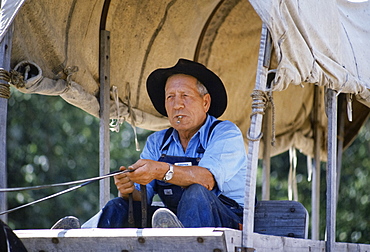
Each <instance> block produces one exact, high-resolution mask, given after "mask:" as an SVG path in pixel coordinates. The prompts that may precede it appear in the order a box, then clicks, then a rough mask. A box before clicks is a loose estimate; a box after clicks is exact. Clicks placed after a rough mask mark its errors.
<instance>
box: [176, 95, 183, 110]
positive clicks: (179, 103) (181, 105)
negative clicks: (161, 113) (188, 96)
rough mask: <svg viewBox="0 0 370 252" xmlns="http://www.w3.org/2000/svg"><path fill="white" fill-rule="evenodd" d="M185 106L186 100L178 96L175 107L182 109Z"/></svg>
mask: <svg viewBox="0 0 370 252" xmlns="http://www.w3.org/2000/svg"><path fill="white" fill-rule="evenodd" d="M183 107H184V101H183V99H181V97H179V96H176V97H175V101H174V109H181V108H183Z"/></svg>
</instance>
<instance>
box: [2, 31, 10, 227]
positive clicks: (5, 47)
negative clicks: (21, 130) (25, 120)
mask: <svg viewBox="0 0 370 252" xmlns="http://www.w3.org/2000/svg"><path fill="white" fill-rule="evenodd" d="M12 37H13V25H11V26H10V27H9V29H8V31H7V33H6V35H5V36H4V39H3V40H2V41H1V42H0V60H1V61H0V68H3V69H5V70H6V71H9V70H10V56H11V51H12ZM1 84H2V86H1V87H0V88H1V90H3V91H1V92H0V188H6V187H7V172H6V169H7V165H6V124H7V112H8V98H9V97H7V95H6V93H8V92H9V95H10V91H8V90H7V89H8V88H9V86H8V83H4V81H1ZM7 205H8V204H7V200H6V193H0V212H4V211H6V210H7ZM0 218H1V219H2V220H3V221H4V222H7V215H6V214H5V215H1V216H0Z"/></svg>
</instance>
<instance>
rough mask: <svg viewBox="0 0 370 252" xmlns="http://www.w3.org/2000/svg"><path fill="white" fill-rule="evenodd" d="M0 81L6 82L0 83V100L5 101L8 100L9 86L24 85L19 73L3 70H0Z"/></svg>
mask: <svg viewBox="0 0 370 252" xmlns="http://www.w3.org/2000/svg"><path fill="white" fill-rule="evenodd" d="M0 80H3V81H5V82H6V83H0V98H5V99H9V98H10V84H12V85H14V86H16V87H24V84H25V82H24V79H23V76H22V75H21V74H20V73H19V72H17V71H15V70H11V71H10V72H8V71H6V70H5V69H3V68H0Z"/></svg>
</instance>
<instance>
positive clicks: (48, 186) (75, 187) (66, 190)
mask: <svg viewBox="0 0 370 252" xmlns="http://www.w3.org/2000/svg"><path fill="white" fill-rule="evenodd" d="M132 171H134V170H123V171H114V172H111V173H109V174H106V175H103V176H99V177H93V178H89V179H83V180H76V181H71V182H65V183H58V184H50V185H41V186H30V187H18V188H0V192H15V191H24V190H40V189H45V188H51V187H56V186H66V185H73V184H79V183H82V184H80V185H77V186H74V187H71V188H68V189H65V190H63V191H60V192H57V193H54V194H51V195H49V196H46V197H44V198H41V199H38V200H35V201H32V202H29V203H27V204H24V205H21V206H18V207H15V208H12V209H9V210H7V211H4V212H1V213H0V215H3V214H7V213H11V212H14V211H16V210H19V209H21V208H25V207H27V206H31V205H33V204H36V203H39V202H42V201H45V200H48V199H51V198H54V197H57V196H59V195H62V194H65V193H67V192H71V191H73V190H76V189H78V188H81V187H83V186H86V185H88V184H91V183H93V182H96V181H99V180H101V179H105V178H109V177H112V176H115V175H118V174H122V173H127V172H132Z"/></svg>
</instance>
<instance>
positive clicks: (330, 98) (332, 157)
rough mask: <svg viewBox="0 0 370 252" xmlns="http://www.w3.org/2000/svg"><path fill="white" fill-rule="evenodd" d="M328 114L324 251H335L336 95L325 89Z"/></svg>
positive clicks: (332, 91)
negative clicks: (325, 237)
mask: <svg viewBox="0 0 370 252" xmlns="http://www.w3.org/2000/svg"><path fill="white" fill-rule="evenodd" d="M326 96H327V104H326V109H327V114H328V162H327V168H326V233H327V240H326V252H332V251H335V219H336V192H337V188H336V181H337V110H338V109H337V95H336V92H335V91H334V90H332V89H328V90H327V91H326Z"/></svg>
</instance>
